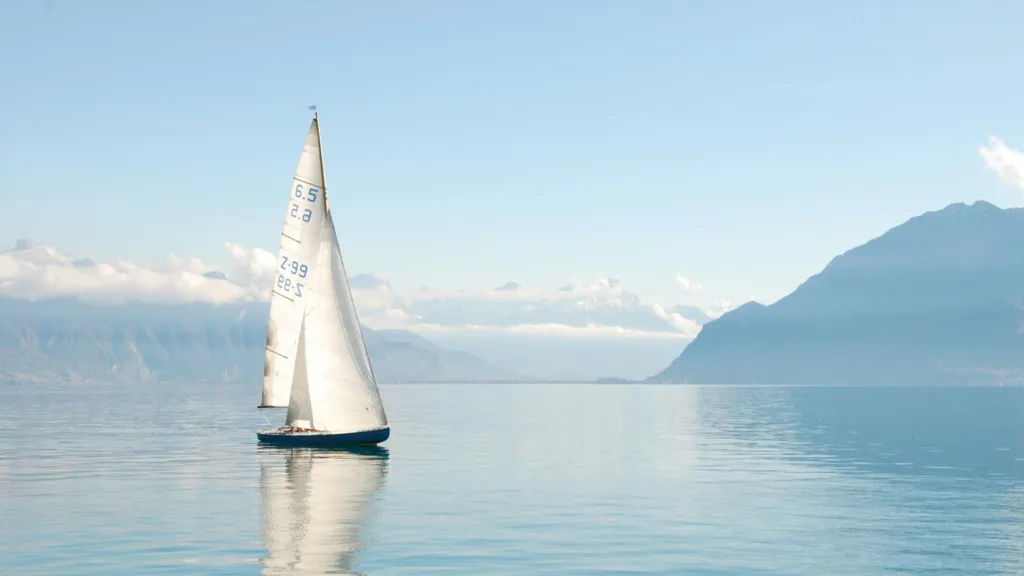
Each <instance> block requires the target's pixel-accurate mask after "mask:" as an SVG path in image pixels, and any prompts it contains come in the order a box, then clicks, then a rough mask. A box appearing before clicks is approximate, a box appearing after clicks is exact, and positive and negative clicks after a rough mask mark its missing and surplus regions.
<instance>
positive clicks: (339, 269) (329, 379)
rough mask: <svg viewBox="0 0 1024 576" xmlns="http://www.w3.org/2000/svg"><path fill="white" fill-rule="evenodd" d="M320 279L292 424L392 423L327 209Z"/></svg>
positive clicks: (336, 428) (338, 429)
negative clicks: (364, 341) (383, 401)
mask: <svg viewBox="0 0 1024 576" xmlns="http://www.w3.org/2000/svg"><path fill="white" fill-rule="evenodd" d="M323 222H324V226H323V231H322V234H321V244H320V254H319V256H318V257H317V261H316V265H317V278H316V285H315V287H314V288H313V290H312V291H311V292H310V298H309V299H308V300H307V301H306V304H307V306H306V313H305V317H304V319H303V320H302V338H301V340H302V345H301V346H298V347H297V350H296V352H297V356H298V358H299V362H300V363H301V366H300V367H299V368H298V369H297V370H296V371H295V377H296V378H295V384H294V388H295V389H294V393H293V394H292V396H291V400H292V401H291V403H290V405H289V406H288V417H287V420H286V424H287V425H289V426H300V427H303V428H313V429H316V430H319V431H323V432H330V433H332V434H346V433H351V432H362V431H367V430H380V429H382V428H385V427H387V425H388V419H387V415H386V414H385V413H384V405H383V403H382V402H381V399H380V393H379V392H378V390H377V383H376V381H375V379H374V377H373V371H372V370H371V368H370V361H369V357H368V356H367V354H366V347H365V345H364V344H363V338H362V332H361V329H360V328H359V320H358V318H357V317H356V310H355V306H354V305H353V303H352V295H351V292H350V291H349V288H348V280H347V277H346V276H345V265H344V263H343V262H342V259H341V250H340V249H339V248H338V238H337V235H336V234H335V231H334V222H333V219H332V218H331V213H330V211H329V210H328V211H327V212H326V213H325V215H324V219H323Z"/></svg>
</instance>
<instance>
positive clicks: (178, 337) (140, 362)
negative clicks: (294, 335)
mask: <svg viewBox="0 0 1024 576" xmlns="http://www.w3.org/2000/svg"><path fill="white" fill-rule="evenodd" d="M268 316H269V305H267V304H266V303H240V304H221V305H214V304H203V303H189V304H162V305H154V304H142V303H136V302H127V303H124V304H120V305H117V306H102V305H94V304H89V303H83V302H81V301H79V300H78V299H77V298H74V297H66V298H57V299H48V300H41V301H29V300H18V299H13V298H0V318H2V321H0V380H3V381H13V380H25V381H82V380H95V381H113V382H131V383H157V382H175V381H186V380H187V381H259V380H261V379H262V370H263V358H264V349H265V345H266V325H267V318H268ZM363 330H364V339H365V341H366V343H367V350H368V353H369V355H370V359H371V362H372V363H373V367H374V373H375V375H376V377H377V380H378V381H380V382H382V383H387V382H418V381H419V382H430V381H455V382H461V381H531V380H533V378H532V377H531V376H528V375H524V374H519V373H516V372H513V371H511V370H506V369H503V368H500V367H497V366H494V365H492V364H490V363H488V362H486V361H484V360H482V359H480V358H478V357H476V356H474V355H472V354H469V353H466V352H461V351H451V350H446V349H443V348H441V347H439V346H436V345H434V344H433V343H431V342H429V341H428V340H426V339H425V338H423V337H421V336H418V335H416V334H413V333H412V332H408V331H405V330H380V331H376V330H372V329H370V328H367V327H365V326H364V327H363Z"/></svg>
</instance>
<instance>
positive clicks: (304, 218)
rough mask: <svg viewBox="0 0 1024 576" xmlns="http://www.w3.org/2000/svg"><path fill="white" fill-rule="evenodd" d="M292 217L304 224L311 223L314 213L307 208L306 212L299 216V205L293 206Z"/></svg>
mask: <svg viewBox="0 0 1024 576" xmlns="http://www.w3.org/2000/svg"><path fill="white" fill-rule="evenodd" d="M291 215H292V218H298V219H300V220H302V221H303V222H309V219H310V218H312V217H313V211H312V210H310V209H309V208H306V209H305V210H303V211H302V214H299V205H298V204H292V211H291Z"/></svg>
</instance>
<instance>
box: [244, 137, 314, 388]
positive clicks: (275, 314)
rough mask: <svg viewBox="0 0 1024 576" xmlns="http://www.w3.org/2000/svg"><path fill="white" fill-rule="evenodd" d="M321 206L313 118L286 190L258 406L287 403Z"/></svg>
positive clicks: (312, 281)
mask: <svg viewBox="0 0 1024 576" xmlns="http://www.w3.org/2000/svg"><path fill="white" fill-rule="evenodd" d="M325 206H326V203H325V201H324V173H323V163H322V156H321V150H320V126H319V120H318V119H317V118H313V122H312V124H310V126H309V134H308V135H307V136H306V143H305V146H304V147H303V150H302V156H301V157H300V158H299V166H298V168H297V169H296V170H295V178H294V179H293V180H292V186H291V189H290V190H289V192H288V208H287V209H286V211H285V218H284V229H283V230H282V232H281V243H280V250H279V252H278V256H277V277H276V279H275V282H274V288H273V292H272V293H271V296H270V324H269V326H268V329H267V347H266V359H265V361H264V367H263V398H262V401H261V402H260V405H261V406H262V407H285V406H288V397H289V394H290V393H291V386H292V372H293V371H294V369H295V356H296V353H297V351H298V346H299V329H300V327H301V325H302V312H303V309H304V307H305V300H306V298H307V294H308V288H309V287H310V286H312V285H313V283H314V282H316V279H317V269H316V266H315V264H314V262H315V260H316V257H317V254H318V253H319V251H320V244H321V242H320V237H321V235H322V231H323V216H324V213H325V211H326V208H325Z"/></svg>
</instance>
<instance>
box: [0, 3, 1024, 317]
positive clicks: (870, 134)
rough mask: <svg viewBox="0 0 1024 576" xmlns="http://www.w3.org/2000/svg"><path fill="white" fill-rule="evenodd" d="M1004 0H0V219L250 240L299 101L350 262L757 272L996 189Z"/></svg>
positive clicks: (1005, 116) (1002, 190)
mask: <svg viewBox="0 0 1024 576" xmlns="http://www.w3.org/2000/svg"><path fill="white" fill-rule="evenodd" d="M1021 22H1024V3H1021V2H1014V1H1011V0H1004V1H989V2H982V1H972V2H967V1H965V0H963V1H935V0H933V1H911V0H903V1H877V0H871V1H868V0H864V1H857V2H830V1H825V0H816V1H775V2H761V1H754V0H750V1H745V2H711V1H690V2H685V1H682V0H677V1H664V2H657V1H652V0H651V1H635V2H634V1H629V2H627V1H625V0H622V1H618V2H594V1H578V2H570V1H555V2H541V1H531V2H527V1H520V2H504V3H498V2H472V1H468V0H467V1H463V2H443V1H434V2H420V1H407V2H386V3H376V2H373V3H371V2H363V3H355V2H340V1H339V2H298V1H295V2H284V1H280V2H232V1H226V0H219V1H216V2H100V1H89V2H86V1H81V2H72V1H66V2H42V1H39V2H35V1H28V0H22V1H12V2H4V3H2V4H0V73H2V78H3V89H0V195H2V196H0V198H2V203H0V242H2V243H3V244H4V245H8V244H10V243H12V242H13V241H14V239H15V238H17V237H20V236H30V237H33V238H35V239H37V240H39V241H42V242H46V243H51V244H55V245H57V246H59V247H61V248H63V249H65V250H68V251H72V252H74V253H77V254H80V255H85V256H90V257H92V258H94V259H97V260H110V259H128V260H137V261H150V262H152V261H158V260H160V259H162V258H163V257H164V255H166V254H167V253H171V252H173V253H175V254H178V255H187V256H199V257H201V258H204V259H209V260H214V261H217V260H224V259H225V252H224V249H223V243H224V242H225V241H232V242H237V243H239V244H242V245H246V246H259V247H264V248H268V249H271V250H273V251H276V242H277V238H278V233H279V228H280V225H281V221H282V219H283V214H284V210H285V206H284V205H285V201H286V198H285V195H286V194H287V188H288V184H289V182H290V179H291V175H292V173H293V171H294V169H295V165H296V163H297V161H298V155H299V152H300V150H301V146H302V140H303V137H304V134H305V131H306V129H307V127H308V122H309V117H310V113H309V112H308V111H307V110H306V106H307V105H308V104H313V103H316V104H317V105H318V107H319V109H320V111H321V114H322V119H323V124H322V126H323V132H324V140H325V154H326V159H327V172H328V182H329V185H330V189H331V190H332V200H333V202H332V205H333V207H334V208H335V211H336V213H335V218H336V221H337V224H338V226H339V229H340V230H339V233H340V235H341V240H342V242H343V249H344V250H345V254H346V259H347V261H348V267H349V269H350V271H352V272H374V273H376V274H378V275H381V276H383V277H386V278H389V279H391V280H392V281H393V283H394V284H395V285H396V288H398V289H400V290H401V289H415V288H418V287H419V286H420V285H424V284H425V285H428V286H430V287H431V288H437V289H456V288H466V289H482V288H490V287H493V286H497V285H499V284H501V283H503V282H504V281H506V280H509V279H513V280H517V281H519V282H522V283H527V284H536V285H541V286H549V287H555V286H558V285H561V284H565V283H566V282H568V281H570V280H572V279H573V277H577V278H579V279H581V280H584V281H586V280H592V279H594V278H596V277H598V276H613V277H617V278H619V279H620V280H621V281H622V282H623V284H624V285H625V286H626V287H627V289H629V290H631V291H634V292H637V293H639V294H640V295H641V296H643V297H646V298H650V299H654V300H659V301H663V302H667V303H668V302H673V301H680V300H683V298H682V294H681V293H680V292H679V291H678V290H677V288H676V287H675V285H674V282H673V278H674V275H675V273H676V272H679V273H682V274H683V275H685V276H688V277H690V278H692V279H694V280H695V281H697V282H699V283H701V284H703V285H704V286H705V293H706V295H707V297H709V298H710V297H725V298H728V299H730V300H734V301H742V300H744V299H746V298H748V297H756V298H758V299H761V300H763V301H771V300H774V299H776V298H778V297H780V296H782V295H783V294H785V293H786V292H788V291H790V290H791V289H793V288H794V287H795V286H796V285H797V284H799V283H800V282H801V281H803V280H804V279H805V278H806V276H808V275H809V274H812V273H815V272H817V271H818V270H819V269H820V268H821V267H822V266H824V265H825V264H826V263H827V262H828V261H829V259H831V257H832V256H834V255H836V254H837V253H840V252H842V251H844V250H846V249H848V248H851V247H853V246H854V245H857V244H860V243H862V242H864V241H866V240H868V239H870V238H871V237H874V236H876V235H878V234H879V233H881V232H883V231H885V230H886V229H887V228H889V227H891V226H893V225H895V224H898V223H900V222H902V221H904V220H905V219H907V218H909V217H911V216H914V215H916V214H918V213H920V212H923V211H926V210H933V209H938V208H941V207H943V206H945V205H946V204H948V203H950V202H955V201H973V200H975V199H979V198H983V199H987V200H989V201H992V202H994V203H996V204H998V205H1002V206H1009V205H1017V204H1020V203H1021V202H1020V200H1021V194H1020V191H1019V190H1016V189H1014V188H1011V187H1009V186H1007V185H1005V184H1001V183H1000V182H999V181H998V179H997V178H996V177H995V176H994V175H993V174H992V173H991V172H987V171H986V170H985V167H984V163H983V162H982V160H981V158H980V157H979V156H978V153H977V148H978V147H979V146H980V145H983V144H985V142H986V140H987V138H988V137H989V136H990V135H997V136H1000V137H1002V138H1003V139H1004V140H1005V141H1006V142H1007V143H1008V144H1009V145H1011V146H1014V147H1017V148H1020V147H1022V146H1024V111H1022V100H1024V75H1022V74H1021V72H1020V65H1019V62H1020V54H1021V53H1024V50H1022V48H1024V41H1022V40H1021V39H1022V38H1024V35H1022V34H1021V31H1020V30H1021Z"/></svg>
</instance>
